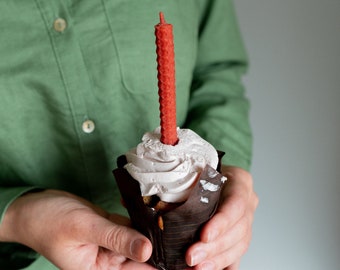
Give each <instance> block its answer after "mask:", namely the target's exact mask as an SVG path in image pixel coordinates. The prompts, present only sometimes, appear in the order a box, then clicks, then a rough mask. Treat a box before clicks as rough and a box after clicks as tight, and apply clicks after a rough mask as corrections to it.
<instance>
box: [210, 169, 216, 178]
mask: <svg viewBox="0 0 340 270" xmlns="http://www.w3.org/2000/svg"><path fill="white" fill-rule="evenodd" d="M217 175H218V172H217V171H215V170H209V171H208V176H209V177H210V178H214V177H216V176H217Z"/></svg>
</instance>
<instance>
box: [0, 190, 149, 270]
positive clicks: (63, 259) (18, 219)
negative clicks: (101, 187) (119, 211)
mask: <svg viewBox="0 0 340 270" xmlns="http://www.w3.org/2000/svg"><path fill="white" fill-rule="evenodd" d="M0 241H6V242H18V243H22V244H24V245H27V246H29V247H31V248H33V249H34V250H36V251H37V252H39V253H40V254H42V255H43V256H45V257H46V258H47V259H48V260H50V261H51V262H52V263H53V264H55V265H56V266H57V267H58V268H60V269H63V270H73V269H74V270H79V269H82V270H101V269H105V270H107V269H110V270H114V269H145V270H151V269H154V268H153V267H151V266H150V265H148V264H146V263H143V262H145V261H146V260H148V259H149V257H150V255H151V253H152V245H151V243H150V241H149V240H148V239H147V238H146V237H145V236H143V235H142V234H140V233H138V232H137V231H135V230H133V229H132V228H129V219H127V218H125V217H123V216H120V215H114V214H111V215H110V214H108V213H106V212H105V211H104V210H102V209H100V208H98V207H96V206H94V205H93V204H91V203H90V202H88V201H86V200H84V199H81V198H79V197H77V196H74V195H71V194H69V193H67V192H63V191H55V190H46V191H40V192H33V193H27V194H25V195H23V196H21V197H19V198H18V199H16V200H15V201H14V202H13V203H12V204H11V205H10V207H9V208H8V210H7V211H6V214H5V217H4V219H3V222H2V223H1V224H0Z"/></svg>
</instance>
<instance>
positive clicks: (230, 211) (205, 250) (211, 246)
mask: <svg viewBox="0 0 340 270" xmlns="http://www.w3.org/2000/svg"><path fill="white" fill-rule="evenodd" d="M222 174H223V175H225V176H226V177H227V178H228V180H227V182H226V184H225V186H224V190H223V191H222V193H221V200H220V205H219V207H218V209H217V211H216V213H215V215H214V216H213V217H212V219H211V220H209V221H208V223H207V224H206V225H205V226H204V227H203V229H202V232H201V238H200V241H199V242H197V243H195V244H193V245H192V246H191V247H190V248H189V249H188V251H187V253H186V261H187V263H188V265H189V266H193V267H194V269H195V270H201V269H204V270H210V269H219V270H220V269H226V270H237V269H238V268H239V262H240V259H241V257H242V255H243V254H244V253H245V252H246V251H247V249H248V247H249V244H250V240H251V235H252V223H253V218H254V212H255V209H256V208H257V205H258V197H257V195H256V193H255V192H254V190H253V180H252V176H251V175H250V173H249V172H247V171H245V170H243V169H241V168H237V167H228V166H223V167H222Z"/></svg>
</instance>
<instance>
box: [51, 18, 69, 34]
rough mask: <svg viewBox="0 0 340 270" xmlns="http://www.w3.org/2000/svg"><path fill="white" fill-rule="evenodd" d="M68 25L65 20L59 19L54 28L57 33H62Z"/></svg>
mask: <svg viewBox="0 0 340 270" xmlns="http://www.w3.org/2000/svg"><path fill="white" fill-rule="evenodd" d="M66 26H67V23H66V21H65V20H64V19H62V18H58V19H56V20H55V21H54V23H53V28H54V30H55V31H57V32H59V33H61V32H64V30H65V29H66Z"/></svg>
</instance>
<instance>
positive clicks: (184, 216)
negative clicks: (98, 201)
mask: <svg viewBox="0 0 340 270" xmlns="http://www.w3.org/2000/svg"><path fill="white" fill-rule="evenodd" d="M125 163H126V159H125V157H124V156H121V157H120V158H118V166H119V168H118V169H115V170H114V171H113V174H114V176H115V179H116V182H117V185H118V188H119V190H120V193H121V195H122V198H123V200H124V203H125V205H126V208H127V210H128V213H129V216H130V218H131V222H132V226H133V227H134V228H135V229H136V230H138V231H139V232H141V233H142V234H144V235H145V236H146V237H148V238H149V239H150V241H151V243H152V245H153V252H152V256H151V258H150V260H149V261H148V263H150V264H151V265H153V266H154V267H156V268H157V269H161V270H176V269H187V268H189V267H188V265H187V264H186V262H185V252H186V250H187V249H188V247H189V246H190V245H192V244H193V243H194V242H196V241H198V240H199V234H200V230H201V228H202V226H203V225H204V224H205V223H206V222H207V221H208V220H209V219H210V218H211V217H212V216H213V215H214V213H215V211H216V208H217V206H218V201H219V196H220V192H221V189H222V185H223V183H224V180H225V178H224V177H223V176H222V175H221V174H220V173H218V172H217V171H216V170H215V169H214V168H212V167H210V166H209V165H207V166H206V167H205V169H204V170H203V172H202V173H201V175H200V179H199V181H197V183H196V185H195V187H194V188H193V190H192V191H191V193H190V197H189V198H188V200H187V201H186V202H184V203H183V204H181V205H180V206H178V207H177V208H175V209H172V210H171V211H168V212H162V211H161V210H155V209H154V208H151V207H149V206H147V205H145V204H144V201H143V197H142V195H141V192H140V188H139V183H138V182H137V181H136V180H135V179H133V178H132V177H131V176H130V174H129V173H128V172H127V171H126V170H125V169H124V168H123V166H124V164H125ZM160 220H161V225H162V226H160Z"/></svg>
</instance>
